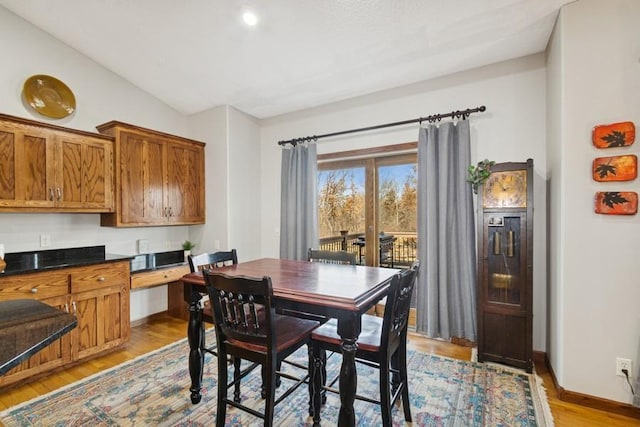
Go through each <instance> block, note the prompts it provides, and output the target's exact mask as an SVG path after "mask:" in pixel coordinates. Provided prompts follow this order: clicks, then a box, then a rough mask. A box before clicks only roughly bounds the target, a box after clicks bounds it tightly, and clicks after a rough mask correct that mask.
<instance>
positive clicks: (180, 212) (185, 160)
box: [167, 143, 205, 224]
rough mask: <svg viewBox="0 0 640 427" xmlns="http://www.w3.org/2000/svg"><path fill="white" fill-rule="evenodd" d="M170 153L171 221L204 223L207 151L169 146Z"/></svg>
mask: <svg viewBox="0 0 640 427" xmlns="http://www.w3.org/2000/svg"><path fill="white" fill-rule="evenodd" d="M167 150H168V153H167V182H168V187H167V206H168V208H169V221H170V222H172V223H176V224H201V223H204V216H205V209H204V185H203V182H204V147H202V146H199V145H195V144H183V143H169V144H167Z"/></svg>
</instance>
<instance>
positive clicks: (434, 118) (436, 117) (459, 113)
mask: <svg viewBox="0 0 640 427" xmlns="http://www.w3.org/2000/svg"><path fill="white" fill-rule="evenodd" d="M486 109H487V107H485V106H484V105H481V106H480V107H476V108H467V109H466V110H456V111H452V112H450V113H443V114H432V115H430V116H427V117H419V118H417V119H412V120H404V121H402V122H394V123H385V124H383V125H376V126H368V127H366V128H359V129H349V130H343V131H340V132H332V133H325V134H324V135H313V136H305V137H302V138H293V139H288V140H286V141H278V145H285V144H291V145H293V146H294V147H295V146H296V145H298V144H299V143H302V142H311V141H317V140H319V139H320V138H328V137H330V136H338V135H346V134H348V133H356V132H365V131H368V130H375V129H382V128H388V127H392V126H401V125H408V124H409V123H422V122H429V123H434V122H439V121H440V120H442V119H444V118H447V117H452V118H453V117H455V118H458V119H460V118H461V119H463V120H466V119H467V117H469V116H470V115H471V114H472V113H478V112H484V111H485V110H486Z"/></svg>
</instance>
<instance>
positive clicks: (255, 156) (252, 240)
mask: <svg viewBox="0 0 640 427" xmlns="http://www.w3.org/2000/svg"><path fill="white" fill-rule="evenodd" d="M228 143H229V187H228V188H229V197H228V199H229V218H230V221H229V244H230V245H231V247H233V248H236V249H238V259H239V260H240V261H249V260H252V259H256V258H260V257H261V256H262V244H261V231H260V230H261V227H262V221H261V212H262V205H261V195H260V191H261V190H262V188H261V186H260V177H261V164H260V125H259V122H258V120H257V119H255V118H254V117H252V116H249V115H247V114H244V113H242V112H240V111H238V110H236V109H235V108H229V141H228Z"/></svg>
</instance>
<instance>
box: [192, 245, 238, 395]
mask: <svg viewBox="0 0 640 427" xmlns="http://www.w3.org/2000/svg"><path fill="white" fill-rule="evenodd" d="M187 260H188V261H189V268H190V269H191V272H192V273H195V272H196V271H203V270H207V269H212V268H219V267H224V266H225V265H232V264H237V263H238V253H237V251H236V250H235V249H231V250H230V251H218V252H213V253H211V252H205V253H202V254H199V255H189V256H188V257H187ZM205 323H209V324H214V319H213V310H212V308H211V304H210V302H209V300H208V299H205V300H204V301H203V302H202V325H203V327H204V325H205ZM201 336H202V342H201V343H200V350H202V352H203V353H202V355H203V357H204V352H207V353H209V354H213V355H214V356H216V357H217V356H218V352H217V351H216V345H215V344H213V345H208V344H207V343H206V336H205V334H204V333H203V334H202V335H201ZM240 362H241V361H240V359H238V360H233V365H234V368H235V369H234V375H236V376H237V377H238V378H239V377H240V375H241V372H240ZM202 364H203V365H204V360H203V361H202ZM234 398H235V399H236V400H237V401H238V402H239V401H240V384H238V386H237V388H236V392H235V393H234Z"/></svg>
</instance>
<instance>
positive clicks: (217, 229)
mask: <svg viewBox="0 0 640 427" xmlns="http://www.w3.org/2000/svg"><path fill="white" fill-rule="evenodd" d="M228 110H229V109H228V107H218V108H214V109H212V110H209V111H205V112H202V113H200V114H195V115H193V116H191V117H190V118H189V132H190V134H191V135H192V138H194V139H196V140H199V141H206V142H207V145H206V146H205V152H204V156H205V157H204V162H205V163H204V167H205V182H206V186H205V192H206V193H205V208H206V216H205V224H204V225H196V226H192V227H191V233H190V235H189V237H190V238H191V239H193V240H192V241H193V242H194V243H196V248H195V249H194V250H193V253H194V254H200V253H203V252H215V251H217V250H226V249H227V248H229V207H228V202H227V198H228V191H229V189H228V187H229V179H228V164H229V153H228V152H229V149H228V144H227V140H228Z"/></svg>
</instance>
